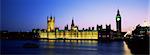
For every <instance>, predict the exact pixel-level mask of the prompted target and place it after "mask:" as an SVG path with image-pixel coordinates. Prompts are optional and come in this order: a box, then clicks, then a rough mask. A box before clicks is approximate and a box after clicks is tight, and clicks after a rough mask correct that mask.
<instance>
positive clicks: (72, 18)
mask: <svg viewBox="0 0 150 55" xmlns="http://www.w3.org/2000/svg"><path fill="white" fill-rule="evenodd" d="M71 26H74V20H73V18H72V24H71Z"/></svg>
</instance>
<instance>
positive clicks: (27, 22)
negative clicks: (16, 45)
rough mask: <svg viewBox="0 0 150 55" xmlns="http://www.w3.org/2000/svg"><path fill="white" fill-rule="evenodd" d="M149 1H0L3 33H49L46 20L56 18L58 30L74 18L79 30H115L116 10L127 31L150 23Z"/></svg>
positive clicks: (123, 27)
mask: <svg viewBox="0 0 150 55" xmlns="http://www.w3.org/2000/svg"><path fill="white" fill-rule="evenodd" d="M149 2H150V1H149V0H1V30H8V31H31V30H32V29H33V28H39V29H46V26H47V25H46V24H47V21H46V20H47V18H46V17H47V16H51V15H52V16H54V17H55V18H56V20H55V24H56V25H55V26H56V27H59V28H60V29H64V26H65V25H67V24H68V25H69V28H70V25H71V20H72V17H74V21H75V25H77V26H79V29H82V28H88V27H93V26H94V27H96V25H97V24H99V25H101V24H102V25H103V27H104V28H105V25H106V24H111V26H112V29H113V30H116V24H115V23H116V22H115V16H116V14H117V9H119V10H120V14H121V16H122V30H123V31H128V30H130V29H131V28H133V27H135V26H136V25H137V24H142V23H143V22H144V19H149V20H150V16H149V15H150V14H149V13H150V11H149V10H150V9H149V8H150V7H149V6H150V4H149Z"/></svg>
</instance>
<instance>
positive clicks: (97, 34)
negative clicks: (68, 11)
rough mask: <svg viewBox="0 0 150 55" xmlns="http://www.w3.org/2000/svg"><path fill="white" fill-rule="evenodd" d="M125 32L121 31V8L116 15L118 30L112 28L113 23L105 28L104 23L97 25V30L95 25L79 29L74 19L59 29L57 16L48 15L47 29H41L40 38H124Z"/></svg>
mask: <svg viewBox="0 0 150 55" xmlns="http://www.w3.org/2000/svg"><path fill="white" fill-rule="evenodd" d="M122 33H123V32H121V16H120V12H119V10H117V15H116V31H114V30H112V29H111V25H110V24H109V25H106V28H105V29H104V28H103V27H102V25H97V27H96V30H94V27H89V28H88V29H84V28H83V29H82V30H79V29H78V26H76V25H75V23H74V20H73V19H72V23H71V27H70V29H69V28H68V25H66V26H65V27H64V30H59V28H58V27H55V18H54V17H52V16H51V17H47V30H46V31H40V32H39V36H40V38H47V39H102V38H104V39H107V38H108V39H118V38H122V36H123V34H122Z"/></svg>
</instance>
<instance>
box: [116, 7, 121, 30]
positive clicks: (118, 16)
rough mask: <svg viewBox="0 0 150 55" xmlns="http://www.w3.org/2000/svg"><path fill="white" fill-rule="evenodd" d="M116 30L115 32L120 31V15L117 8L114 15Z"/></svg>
mask: <svg viewBox="0 0 150 55" xmlns="http://www.w3.org/2000/svg"><path fill="white" fill-rule="evenodd" d="M116 30H117V32H121V16H120V11H119V9H118V10H117V15H116Z"/></svg>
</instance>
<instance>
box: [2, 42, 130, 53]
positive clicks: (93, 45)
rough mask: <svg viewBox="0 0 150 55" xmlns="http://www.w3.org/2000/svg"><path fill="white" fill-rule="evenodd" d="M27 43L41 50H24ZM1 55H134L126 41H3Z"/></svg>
mask: <svg viewBox="0 0 150 55" xmlns="http://www.w3.org/2000/svg"><path fill="white" fill-rule="evenodd" d="M25 43H34V44H37V45H38V46H39V48H23V45H24V44H25ZM1 54H8V55H9V54H10V55H11V54H14V55H16V54H18V55H20V54H36V55H132V54H131V51H130V50H129V48H128V47H127V45H126V43H125V42H124V41H116V42H115V41H114V42H105V43H102V42H98V41H94V40H93V41H91V40H82V41H81V40H78V41H77V40H65V41H63V40H1Z"/></svg>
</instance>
